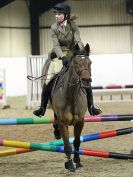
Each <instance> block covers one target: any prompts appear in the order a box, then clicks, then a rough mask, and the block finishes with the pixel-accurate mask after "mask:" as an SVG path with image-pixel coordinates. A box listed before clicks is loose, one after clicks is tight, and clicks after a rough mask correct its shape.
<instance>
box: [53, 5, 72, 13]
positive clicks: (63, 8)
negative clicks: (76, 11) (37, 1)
mask: <svg viewBox="0 0 133 177" xmlns="http://www.w3.org/2000/svg"><path fill="white" fill-rule="evenodd" d="M54 12H60V13H64V14H67V15H70V13H71V8H70V6H69V5H67V4H65V3H58V4H56V5H55V6H54Z"/></svg>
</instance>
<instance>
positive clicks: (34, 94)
mask: <svg viewBox="0 0 133 177" xmlns="http://www.w3.org/2000/svg"><path fill="white" fill-rule="evenodd" d="M47 57H48V55H47V54H45V55H29V56H28V57H27V76H31V77H35V78H37V77H40V76H41V75H42V69H43V66H44V63H45V61H46V59H47ZM41 91H42V87H41V80H40V79H38V80H29V79H27V109H31V108H32V107H33V106H34V105H37V106H38V105H39V104H40V101H41Z"/></svg>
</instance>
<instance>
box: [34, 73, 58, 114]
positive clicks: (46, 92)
mask: <svg viewBox="0 0 133 177" xmlns="http://www.w3.org/2000/svg"><path fill="white" fill-rule="evenodd" d="M55 78H56V76H55V77H54V78H53V79H52V80H51V81H50V82H49V83H48V84H47V85H45V84H44V85H43V89H42V94H41V106H40V108H39V109H37V110H35V111H34V112H33V114H34V115H36V116H38V117H41V116H44V114H45V112H46V107H47V104H48V100H49V97H50V93H51V90H52V87H53V84H54V81H55Z"/></svg>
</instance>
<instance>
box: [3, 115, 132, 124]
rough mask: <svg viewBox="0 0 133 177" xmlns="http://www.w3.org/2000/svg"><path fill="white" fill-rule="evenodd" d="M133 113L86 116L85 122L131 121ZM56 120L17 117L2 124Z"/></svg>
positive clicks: (39, 122) (51, 121)
mask: <svg viewBox="0 0 133 177" xmlns="http://www.w3.org/2000/svg"><path fill="white" fill-rule="evenodd" d="M131 120H133V115H132V114H131V115H130V114H129V115H101V116H85V117H84V122H105V121H131ZM53 122H54V118H50V117H45V118H16V119H0V125H24V124H25V125H26V124H28V125H29V124H50V123H53Z"/></svg>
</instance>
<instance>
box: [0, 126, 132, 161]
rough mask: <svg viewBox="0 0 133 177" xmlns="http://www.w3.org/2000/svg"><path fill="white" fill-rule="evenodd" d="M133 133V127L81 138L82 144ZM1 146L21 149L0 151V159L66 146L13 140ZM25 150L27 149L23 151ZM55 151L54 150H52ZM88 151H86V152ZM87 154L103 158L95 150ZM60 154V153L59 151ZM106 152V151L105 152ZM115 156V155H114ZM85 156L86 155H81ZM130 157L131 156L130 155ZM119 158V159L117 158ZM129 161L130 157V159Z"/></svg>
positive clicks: (59, 141)
mask: <svg viewBox="0 0 133 177" xmlns="http://www.w3.org/2000/svg"><path fill="white" fill-rule="evenodd" d="M132 132H133V127H130V128H125V129H118V130H112V131H107V132H101V133H96V134H90V135H84V136H81V137H80V141H81V142H86V141H92V140H96V139H102V138H108V137H113V136H119V135H124V134H129V133H132ZM73 140H74V138H70V139H69V141H70V143H71V144H72V143H73ZM0 145H1V146H7V147H17V148H21V149H20V150H19V149H10V150H1V151H0V157H4V156H8V155H14V154H20V153H25V152H31V151H33V150H45V151H54V152H55V150H56V149H60V146H62V145H64V142H63V140H56V141H53V142H48V143H29V142H20V141H12V140H3V139H0ZM49 147H50V148H49ZM23 148H25V149H23ZM52 149H54V150H52ZM85 150H86V151H85ZM84 151H85V152H86V155H87V154H88V155H91V153H92V154H94V155H92V156H96V153H98V152H99V157H102V156H103V153H102V152H101V151H95V150H89V151H88V150H87V149H84ZM57 152H58V151H57ZM104 152H106V151H104ZM100 154H101V155H100ZM105 154H106V157H108V158H118V157H119V158H120V157H121V158H124V157H125V158H127V157H126V156H127V155H120V154H119V153H113V152H106V153H105ZM113 154H114V155H113ZM81 155H85V154H81ZM128 155H130V154H128ZM117 156H118V157H117ZM128 159H129V157H128Z"/></svg>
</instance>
